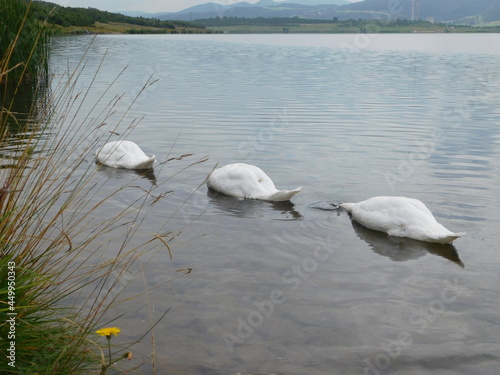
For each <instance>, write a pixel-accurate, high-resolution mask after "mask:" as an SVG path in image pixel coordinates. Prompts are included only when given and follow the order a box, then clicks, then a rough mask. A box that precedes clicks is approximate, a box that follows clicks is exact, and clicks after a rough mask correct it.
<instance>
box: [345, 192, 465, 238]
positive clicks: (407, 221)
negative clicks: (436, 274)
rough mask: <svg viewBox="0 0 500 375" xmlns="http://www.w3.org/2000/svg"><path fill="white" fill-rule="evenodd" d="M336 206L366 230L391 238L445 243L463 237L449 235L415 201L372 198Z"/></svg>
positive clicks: (422, 205) (421, 205)
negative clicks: (378, 232)
mask: <svg viewBox="0 0 500 375" xmlns="http://www.w3.org/2000/svg"><path fill="white" fill-rule="evenodd" d="M340 206H341V207H343V208H344V209H345V210H346V211H347V212H349V213H350V214H351V216H352V218H353V219H354V220H355V221H357V222H358V223H360V224H361V225H363V226H365V227H366V228H369V229H372V230H377V231H380V232H384V233H387V234H389V235H391V236H396V237H407V238H413V239H415V240H420V241H426V242H434V243H442V244H445V243H452V242H453V241H454V240H455V239H457V238H458V237H460V236H462V235H464V234H465V233H454V232H451V231H450V230H448V229H446V228H445V227H444V226H443V225H441V224H439V223H438V222H437V221H436V219H435V217H434V215H432V213H431V211H429V209H428V208H427V207H426V206H425V204H423V203H422V202H421V201H419V200H418V199H413V198H405V197H373V198H370V199H367V200H365V201H362V202H359V203H342V204H341V205H340Z"/></svg>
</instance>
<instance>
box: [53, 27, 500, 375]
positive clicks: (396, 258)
mask: <svg viewBox="0 0 500 375" xmlns="http://www.w3.org/2000/svg"><path fill="white" fill-rule="evenodd" d="M91 41H92V38H91V37H87V36H81V37H64V38H57V39H56V40H55V42H54V51H53V56H52V63H51V64H52V68H53V71H54V72H55V73H56V78H58V77H60V76H63V75H64V72H65V71H66V72H67V71H68V69H69V70H70V71H71V70H72V69H73V68H74V67H75V66H76V64H77V62H78V61H79V60H80V58H81V57H82V55H83V53H84V51H85V50H86V49H87V48H88V51H87V54H86V57H84V62H85V63H86V67H85V69H84V70H83V72H82V74H81V76H80V78H79V80H78V82H77V87H80V89H81V90H82V91H85V90H86V88H87V87H89V86H90V84H91V82H92V85H91V89H90V91H89V93H88V94H87V97H88V100H87V104H85V106H87V107H86V108H84V111H82V113H88V112H90V111H91V109H92V106H93V105H94V104H95V105H96V107H95V108H94V109H93V110H92V114H93V116H94V117H98V116H99V112H100V110H101V109H102V108H105V107H106V105H107V103H109V102H110V101H112V99H113V98H114V97H115V95H123V96H122V98H121V101H120V102H119V103H118V104H116V105H115V109H116V110H117V113H118V114H119V115H118V114H117V115H112V116H110V118H109V119H106V121H105V122H106V123H107V125H106V126H103V130H102V131H103V132H106V131H107V130H109V129H108V128H110V129H111V130H113V131H116V132H118V133H123V132H124V130H123V129H126V127H127V126H128V125H130V124H132V123H134V122H133V121H134V119H140V121H139V123H138V124H137V126H136V128H135V129H134V130H133V132H131V133H130V134H129V135H127V139H130V140H133V141H135V142H137V143H138V144H140V145H141V147H142V148H143V149H144V151H145V152H146V153H147V154H154V155H156V156H157V158H158V162H157V167H156V168H155V174H156V184H157V187H156V188H155V189H154V190H153V194H156V195H158V196H160V195H161V194H162V193H166V192H170V193H169V194H168V195H166V196H165V197H163V198H162V199H161V200H159V201H158V202H157V203H156V204H155V206H154V208H151V209H150V211H149V214H148V215H147V216H146V217H145V218H144V222H143V227H142V228H143V229H142V230H141V232H139V233H137V234H136V235H137V236H138V237H139V238H138V239H137V242H140V240H141V238H143V239H144V238H150V237H151V233H162V231H163V232H167V231H169V230H172V231H179V232H180V231H182V233H180V234H179V235H177V236H175V238H173V239H172V240H171V241H170V246H171V249H172V255H173V259H172V260H171V259H170V258H169V255H168V251H167V250H166V248H164V247H163V248H161V246H160V248H161V250H158V251H156V252H154V253H152V254H153V255H151V254H149V255H148V257H147V259H144V260H143V262H142V265H141V266H142V272H141V273H140V274H138V275H135V276H131V277H129V278H128V279H127V281H128V284H127V285H126V287H124V288H121V289H123V290H120V291H121V293H122V296H124V297H127V296H134V295H136V294H137V293H141V291H143V290H144V282H146V283H147V285H148V287H149V288H150V291H149V293H148V294H146V293H143V292H142V294H141V295H140V296H139V297H137V298H135V299H134V300H133V302H132V303H128V304H127V303H124V304H123V305H121V307H120V306H119V307H118V310H117V311H116V312H118V313H122V314H123V316H121V317H120V318H119V319H118V320H117V321H115V322H114V324H115V325H117V326H120V327H122V333H123V335H121V336H120V339H121V340H124V341H126V340H130V341H133V340H136V339H138V338H139V337H141V336H142V334H143V333H145V332H146V331H147V330H148V329H149V327H150V326H151V321H153V322H154V321H155V319H158V318H159V317H160V316H161V315H162V314H163V313H164V312H165V311H166V310H167V309H168V308H171V309H170V311H169V312H168V314H167V315H166V316H165V317H164V318H163V319H162V320H161V321H160V322H159V323H158V324H157V325H156V327H155V330H154V332H155V337H154V339H155V348H156V353H155V362H156V366H157V367H156V368H157V371H158V373H159V374H165V373H168V374H232V373H237V372H241V373H274V374H283V375H285V374H286V375H303V374H314V375H323V374H324V375H326V374H328V375H332V374H339V375H340V374H341V375H346V374H372V375H375V374H405V375H407V374H424V373H425V374H476V375H477V374H485V375H486V374H488V375H490V374H494V373H497V371H498V361H499V357H500V354H499V353H500V328H499V327H500V325H499V319H500V318H499V311H500V289H499V287H498V285H499V276H500V268H499V266H500V255H499V252H500V246H499V240H500V234H499V231H498V228H499V224H500V222H499V221H500V213H499V212H500V204H499V199H498V198H499V197H500V188H499V186H500V184H499V182H500V181H499V177H500V175H499V174H500V168H499V166H500V131H499V125H500V121H499V120H500V110H499V105H498V104H499V103H500V73H499V69H498V64H499V59H500V35H493V34H492V35H485V34H482V35H471V34H466V35H460V34H449V35H438V34H432V35H431V34H429V35H421V34H415V35H379V34H368V35H361V34H359V35H290V34H289V35H168V36H158V35H156V36H118V35H109V36H98V37H97V38H96V39H95V40H94V41H93V43H92V44H90V42H91ZM89 44H90V47H89ZM123 69H125V70H124V71H123ZM96 71H97V74H96ZM122 71H123V72H122ZM120 72H122V73H120ZM115 78H117V80H116V82H115V83H113V81H114V80H115ZM56 81H57V79H56ZM151 81H155V82H154V83H153V84H152V85H147V83H148V82H151ZM112 83H113V85H112V86H111V84H112ZM145 85H146V87H145V88H144V89H143V87H144V86H145ZM107 89H108V91H106V90H107ZM141 91H142V92H141ZM139 92H141V95H140V96H139V97H138V98H137V99H136V95H137V94H138V93H139ZM129 107H130V110H129V111H128V112H126V111H125V110H126V109H127V108H129ZM85 111H86V112H85ZM122 115H123V116H124V119H123V121H122V125H120V127H118V129H114V128H113V126H114V125H115V124H116V123H118V121H119V119H120V118H121V116H122ZM101 117H104V115H101ZM98 121H104V120H98ZM134 124H135V123H134ZM122 130H123V131H122ZM109 134H111V133H109ZM111 139H112V140H115V139H118V136H113V135H111ZM184 154H193V155H191V156H184V157H183V158H181V160H172V161H169V162H167V163H165V164H160V163H161V162H162V161H164V160H166V159H167V158H172V157H179V156H181V155H184ZM204 158H208V161H205V162H200V163H195V162H196V161H199V160H201V159H204ZM89 162H92V160H91V159H90V157H89ZM233 162H245V163H250V164H255V165H257V166H259V167H261V168H262V169H263V170H264V171H266V173H267V174H268V175H269V176H270V177H271V178H272V179H273V180H274V182H275V184H276V185H277V187H278V188H294V187H297V186H303V191H302V192H301V193H299V194H298V195H296V196H295V197H294V198H293V199H292V202H291V203H279V204H276V203H268V202H260V201H251V200H237V199H232V198H228V197H224V196H220V195H217V194H212V193H211V192H209V191H207V188H206V186H205V185H204V184H203V181H204V179H205V177H206V176H207V175H208V174H209V173H210V171H211V170H212V168H214V167H215V166H216V165H217V164H219V165H224V164H227V163H233ZM190 164H194V165H192V166H190ZM96 168H97V166H96ZM101 173H102V174H104V175H106V176H107V177H109V180H107V182H106V184H105V186H104V187H103V189H104V191H106V190H107V189H109V191H112V189H116V188H117V187H119V186H120V185H122V184H123V185H126V184H129V183H131V182H133V184H134V185H138V186H140V187H142V188H144V189H147V188H149V187H151V184H152V183H153V182H152V180H153V178H150V179H147V178H144V179H142V178H139V180H137V177H138V176H137V175H136V174H135V173H134V172H130V171H117V170H111V169H109V168H102V169H100V171H99V174H101ZM200 184H201V186H200ZM136 190H137V191H138V190H139V189H135V190H134V189H128V190H125V191H123V192H122V193H121V194H119V195H117V196H116V198H113V199H111V200H110V201H108V202H107V203H106V205H105V207H103V213H102V214H103V215H110V214H113V212H114V211H118V210H119V209H121V207H123V206H126V205H127V204H128V201H132V200H133V199H135V196H136V194H138V192H136ZM377 195H402V196H410V197H415V198H418V199H420V200H422V201H423V202H424V203H425V204H426V205H427V206H428V207H429V208H430V209H431V211H432V212H433V213H434V214H435V216H436V217H437V219H438V221H440V222H441V223H443V224H444V225H445V226H446V227H448V228H449V229H451V230H453V231H458V232H467V234H466V235H465V236H464V237H462V238H460V239H458V240H456V241H455V243H454V246H441V245H427V244H424V243H420V242H417V241H404V240H401V239H394V238H390V237H387V236H385V235H381V234H378V233H375V232H371V231H367V230H364V229H363V228H362V227H359V226H358V225H356V224H355V223H351V221H350V218H349V216H348V215H347V214H346V213H345V212H342V211H331V210H322V209H319V208H318V207H327V206H328V203H329V202H348V201H360V200H364V199H366V198H369V197H372V196H377ZM160 245H161V244H160ZM112 256H113V249H112V244H111V245H110V246H109V248H108V250H106V251H105V252H104V253H103V257H108V258H111V257H112ZM186 268H191V269H192V272H191V273H189V274H187V275H184V276H182V277H180V275H181V274H182V273H184V272H176V271H177V270H179V269H186ZM143 276H144V277H143ZM148 300H149V301H150V302H151V303H150V304H149V307H148V306H147V305H148V303H147V301H148ZM151 347H152V344H151V340H150V339H149V338H145V339H143V340H142V342H141V344H139V345H137V346H136V347H135V348H134V349H133V350H134V351H135V353H136V357H135V358H138V359H134V360H135V361H136V363H140V362H141V361H144V362H145V364H144V365H143V367H141V370H140V372H141V373H145V374H146V373H151V372H152V367H151V365H150V361H149V360H148V359H147V355H148V353H150V352H151ZM141 353H142V355H144V357H143V358H141Z"/></svg>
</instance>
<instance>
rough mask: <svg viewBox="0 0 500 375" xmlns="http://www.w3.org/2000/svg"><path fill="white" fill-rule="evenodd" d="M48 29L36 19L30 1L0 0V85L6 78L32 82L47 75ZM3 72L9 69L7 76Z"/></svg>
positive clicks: (5, 81)
mask: <svg viewBox="0 0 500 375" xmlns="http://www.w3.org/2000/svg"><path fill="white" fill-rule="evenodd" d="M47 40H48V32H47V30H46V28H44V27H43V25H42V24H41V23H40V22H39V21H38V20H37V19H36V16H35V11H34V9H33V7H32V3H30V2H26V1H12V0H0V51H1V52H2V55H1V61H0V72H2V73H1V75H0V84H3V85H4V87H5V85H7V84H8V83H7V81H8V78H10V79H11V81H12V82H14V83H19V82H20V81H21V78H23V79H24V80H26V79H30V80H32V81H36V80H37V79H38V78H39V75H40V74H45V75H47V72H48V70H47V56H48V47H47ZM6 72H9V74H8V75H7V74H6Z"/></svg>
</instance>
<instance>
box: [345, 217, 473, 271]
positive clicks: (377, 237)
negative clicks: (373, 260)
mask: <svg viewBox="0 0 500 375" xmlns="http://www.w3.org/2000/svg"><path fill="white" fill-rule="evenodd" d="M351 223H352V227H353V228H354V231H355V232H356V234H357V236H358V237H359V238H361V239H362V240H364V241H366V242H367V243H368V244H369V245H370V247H371V248H372V250H373V251H374V252H376V253H377V254H380V255H382V256H385V257H388V258H389V259H391V260H393V261H395V262H402V261H407V260H414V259H418V258H420V257H422V256H424V255H426V254H428V253H430V254H434V255H438V256H441V257H443V258H445V259H448V260H450V261H452V262H454V263H456V264H458V265H459V266H460V267H464V264H463V263H462V261H461V260H460V258H459V256H458V253H457V250H456V249H455V246H453V245H442V244H435V243H429V242H422V241H417V240H413V239H410V238H401V237H394V236H389V235H387V234H385V233H381V232H377V231H373V230H371V229H368V228H365V227H364V226H362V225H361V224H359V223H358V222H356V221H355V220H351Z"/></svg>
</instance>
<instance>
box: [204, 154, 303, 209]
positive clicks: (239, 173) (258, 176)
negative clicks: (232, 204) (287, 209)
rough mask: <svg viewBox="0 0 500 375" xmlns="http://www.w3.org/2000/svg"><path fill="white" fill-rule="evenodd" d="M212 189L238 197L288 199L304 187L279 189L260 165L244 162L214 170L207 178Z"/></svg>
mask: <svg viewBox="0 0 500 375" xmlns="http://www.w3.org/2000/svg"><path fill="white" fill-rule="evenodd" d="M207 186H208V187H209V188H210V189H213V190H215V191H218V192H219V193H223V194H226V195H230V196H233V197H237V198H248V199H260V200H265V201H275V202H279V201H288V200H290V199H291V198H292V197H293V196H294V195H295V194H297V193H298V192H299V191H300V190H301V189H302V188H301V187H299V188H296V189H293V190H278V189H276V187H275V186H274V183H273V181H272V180H271V179H270V178H269V176H268V175H267V174H265V173H264V171H262V169H260V168H259V167H256V166H255V165H250V164H244V163H234V164H228V165H226V166H224V167H221V168H218V169H216V170H214V171H213V172H212V173H211V174H210V176H209V177H208V180H207Z"/></svg>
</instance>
